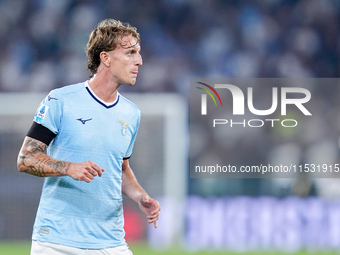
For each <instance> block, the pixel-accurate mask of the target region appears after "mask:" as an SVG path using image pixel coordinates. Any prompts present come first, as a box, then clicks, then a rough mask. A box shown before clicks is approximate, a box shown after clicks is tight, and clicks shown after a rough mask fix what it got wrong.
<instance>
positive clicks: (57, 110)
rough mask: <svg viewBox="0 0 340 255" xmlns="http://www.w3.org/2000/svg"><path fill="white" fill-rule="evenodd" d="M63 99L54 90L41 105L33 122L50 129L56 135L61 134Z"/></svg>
mask: <svg viewBox="0 0 340 255" xmlns="http://www.w3.org/2000/svg"><path fill="white" fill-rule="evenodd" d="M61 106H62V98H61V97H60V95H58V93H57V92H56V91H55V90H52V91H51V92H50V93H49V94H48V96H47V97H45V99H44V100H43V101H42V102H41V103H40V105H39V107H38V110H37V111H36V113H35V115H34V119H33V121H34V122H36V123H38V124H40V125H42V126H44V127H46V128H48V129H49V130H51V131H52V132H53V133H54V134H58V133H59V129H60V123H61V119H62V107H61Z"/></svg>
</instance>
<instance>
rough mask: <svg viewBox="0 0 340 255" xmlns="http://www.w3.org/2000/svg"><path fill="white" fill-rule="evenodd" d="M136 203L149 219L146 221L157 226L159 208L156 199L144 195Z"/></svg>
mask: <svg viewBox="0 0 340 255" xmlns="http://www.w3.org/2000/svg"><path fill="white" fill-rule="evenodd" d="M138 204H139V208H140V209H141V210H142V212H143V213H145V214H146V217H147V218H148V220H149V221H148V222H149V223H153V225H154V227H155V228H157V220H158V218H159V211H160V210H161V207H160V206H159V203H158V201H157V200H155V199H152V198H151V197H149V196H148V195H146V196H144V197H142V198H141V200H140V201H139V203H138Z"/></svg>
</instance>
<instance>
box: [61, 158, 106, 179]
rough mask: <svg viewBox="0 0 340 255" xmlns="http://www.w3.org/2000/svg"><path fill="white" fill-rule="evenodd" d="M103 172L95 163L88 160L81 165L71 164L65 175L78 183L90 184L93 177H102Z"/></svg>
mask: <svg viewBox="0 0 340 255" xmlns="http://www.w3.org/2000/svg"><path fill="white" fill-rule="evenodd" d="M104 171H105V170H104V169H102V168H101V167H99V166H98V165H97V164H96V163H94V162H92V161H91V160H88V161H86V162H82V163H71V165H70V167H69V169H68V171H67V175H68V176H70V177H72V178H73V179H75V180H78V181H85V182H87V183H89V182H91V181H92V180H93V179H94V177H96V176H97V175H99V177H101V176H102V174H103V172H104Z"/></svg>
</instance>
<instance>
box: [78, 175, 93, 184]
mask: <svg viewBox="0 0 340 255" xmlns="http://www.w3.org/2000/svg"><path fill="white" fill-rule="evenodd" d="M77 180H79V181H84V182H87V183H90V182H91V179H90V178H88V177H86V176H85V175H83V176H82V177H80V178H78V179H77Z"/></svg>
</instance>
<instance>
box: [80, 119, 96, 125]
mask: <svg viewBox="0 0 340 255" xmlns="http://www.w3.org/2000/svg"><path fill="white" fill-rule="evenodd" d="M77 120H79V121H80V122H81V123H82V124H83V125H85V123H86V122H87V121H90V120H92V118H91V119H87V120H83V118H79V119H77Z"/></svg>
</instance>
